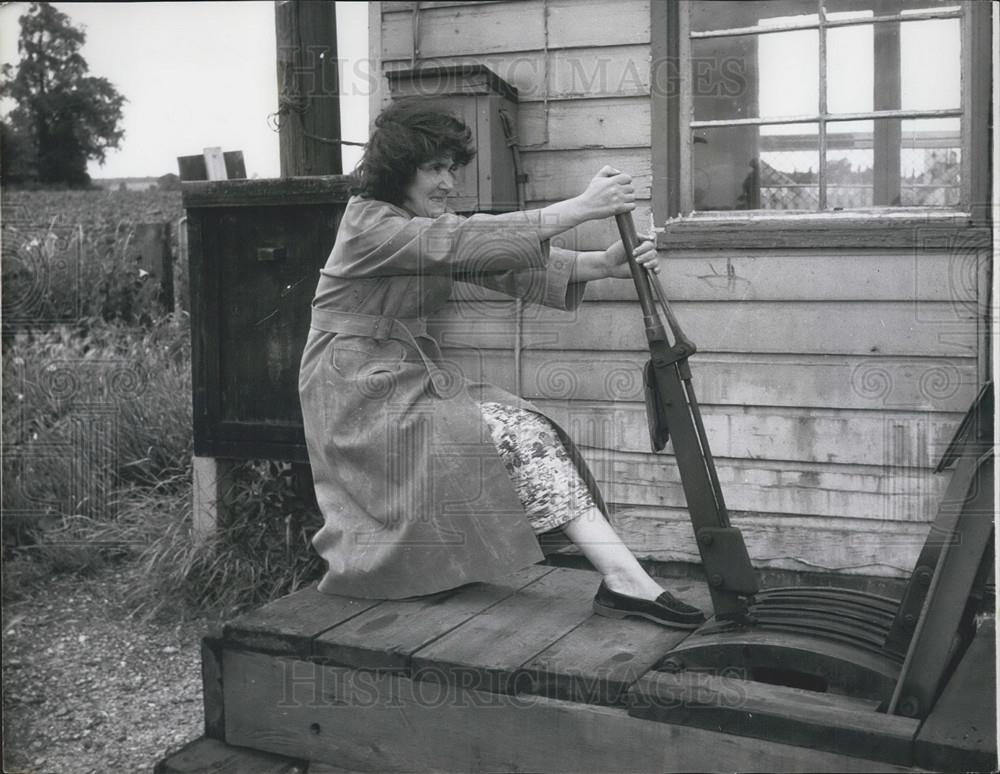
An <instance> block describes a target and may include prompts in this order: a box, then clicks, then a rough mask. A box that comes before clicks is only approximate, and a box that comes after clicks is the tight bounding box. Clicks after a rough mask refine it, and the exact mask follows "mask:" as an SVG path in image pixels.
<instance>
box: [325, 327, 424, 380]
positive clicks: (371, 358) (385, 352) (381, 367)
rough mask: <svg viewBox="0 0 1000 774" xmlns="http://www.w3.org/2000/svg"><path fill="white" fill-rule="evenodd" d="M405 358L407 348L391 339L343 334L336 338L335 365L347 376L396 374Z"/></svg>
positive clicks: (334, 367) (338, 370) (335, 367)
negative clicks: (379, 339) (380, 339)
mask: <svg viewBox="0 0 1000 774" xmlns="http://www.w3.org/2000/svg"><path fill="white" fill-rule="evenodd" d="M405 359H406V348H405V347H404V346H403V345H402V343H400V342H398V341H393V340H392V339H388V340H386V341H377V340H376V339H369V338H364V337H361V336H344V335H342V334H341V335H338V336H336V337H335V338H334V340H333V357H332V363H333V369H334V370H335V371H336V372H337V373H339V374H340V375H341V376H343V377H344V378H346V379H367V378H369V377H372V376H374V375H376V374H395V373H396V372H397V371H399V370H400V368H402V367H403V361H404V360H405Z"/></svg>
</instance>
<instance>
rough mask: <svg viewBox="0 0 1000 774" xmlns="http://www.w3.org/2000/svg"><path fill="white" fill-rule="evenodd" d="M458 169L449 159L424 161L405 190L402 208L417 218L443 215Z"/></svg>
mask: <svg viewBox="0 0 1000 774" xmlns="http://www.w3.org/2000/svg"><path fill="white" fill-rule="evenodd" d="M457 171H458V167H457V166H456V165H455V164H454V162H453V161H452V160H451V158H450V157H442V158H438V159H432V160H431V161H426V162H424V163H423V164H421V165H420V166H418V167H417V174H416V176H415V177H414V178H413V182H412V183H410V187H409V188H407V189H406V194H405V198H404V199H403V206H404V207H406V209H408V210H409V211H410V212H412V213H413V214H414V215H416V216H417V217H418V218H436V217H438V216H439V215H443V214H444V213H445V200H446V199H447V198H448V194H450V193H451V191H452V189H453V188H454V187H455V172H457Z"/></svg>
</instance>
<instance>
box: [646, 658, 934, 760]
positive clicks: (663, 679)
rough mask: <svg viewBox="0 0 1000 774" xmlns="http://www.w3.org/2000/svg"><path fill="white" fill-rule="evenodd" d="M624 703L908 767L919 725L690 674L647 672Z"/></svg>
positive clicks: (772, 688)
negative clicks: (627, 701) (847, 751)
mask: <svg viewBox="0 0 1000 774" xmlns="http://www.w3.org/2000/svg"><path fill="white" fill-rule="evenodd" d="M628 700H629V714H630V715H632V716H633V717H640V718H646V719H648V720H655V721H658V722H662V723H673V724H681V725H689V726H697V727H699V728H712V729H719V728H721V729H725V731H726V733H727V734H738V735H740V736H749V737H756V738H758V739H769V740H771V741H781V742H787V743H789V744H794V745H801V746H803V747H809V748H811V749H814V750H829V751H833V752H843V751H846V750H849V751H850V752H851V754H852V755H856V756H858V757H859V758H869V759H875V760H881V761H885V762H887V763H892V764H896V765H900V766H909V765H911V763H912V754H913V752H912V746H913V738H914V736H915V735H916V732H917V728H919V726H920V722H919V721H917V720H914V719H912V718H903V717H899V716H896V715H886V714H885V713H880V712H877V711H876V704H875V702H866V701H862V700H859V699H852V698H850V697H847V696H838V695H835V694H826V693H817V692H816V691H806V690H801V689H798V688H789V687H786V686H783V685H767V684H765V683H757V682H752V681H747V680H742V679H738V678H736V677H728V676H721V677H720V676H716V675H709V674H699V673H696V672H681V673H678V674H665V673H662V672H650V673H648V674H646V675H644V676H643V677H641V678H640V679H639V680H638V681H637V682H636V683H635V685H633V686H632V688H631V689H630V691H629V697H628Z"/></svg>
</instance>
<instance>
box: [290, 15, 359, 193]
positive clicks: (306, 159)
mask: <svg viewBox="0 0 1000 774" xmlns="http://www.w3.org/2000/svg"><path fill="white" fill-rule="evenodd" d="M274 17H275V35H276V39H277V47H278V51H277V62H278V102H279V105H278V114H279V119H280V123H279V133H278V141H279V143H280V159H281V176H282V177H291V176H295V175H339V174H341V172H342V170H343V164H342V162H341V157H340V148H341V146H340V144H339V142H337V141H338V140H339V139H340V88H339V68H338V64H337V16H336V13H335V4H334V3H330V2H326V0H278V2H276V3H275V6H274Z"/></svg>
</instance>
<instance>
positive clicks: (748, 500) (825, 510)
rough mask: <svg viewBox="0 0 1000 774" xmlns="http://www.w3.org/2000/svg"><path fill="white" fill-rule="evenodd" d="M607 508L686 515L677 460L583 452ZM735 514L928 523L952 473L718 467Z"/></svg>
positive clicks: (726, 462)
mask: <svg viewBox="0 0 1000 774" xmlns="http://www.w3.org/2000/svg"><path fill="white" fill-rule="evenodd" d="M581 452H582V454H583V457H584V459H585V460H586V461H587V465H588V466H589V467H590V469H591V471H592V473H593V474H594V477H595V478H596V479H597V482H598V484H600V486H601V491H602V493H603V495H604V498H605V500H606V501H607V502H609V503H613V504H615V505H616V506H621V507H663V508H678V509H683V508H685V507H686V500H685V498H684V492H683V490H682V489H681V482H680V475H679V473H678V471H677V466H676V463H675V461H674V458H673V455H671V454H667V453H661V454H655V455H654V454H652V453H641V452H624V451H618V450H613V449H612V450H609V449H594V448H587V447H585V448H583V449H581ZM715 463H716V469H717V472H718V475H719V482H720V484H721V486H722V490H723V494H724V496H725V499H726V503H727V505H728V506H729V507H730V508H731V509H733V510H734V511H742V512H747V513H768V514H773V515H779V514H780V515H781V516H825V517H831V518H849V519H867V520H869V521H873V522H879V523H887V522H910V523H929V522H930V521H932V520H933V519H934V516H935V514H936V512H937V506H938V503H939V502H940V501H941V497H942V496H943V494H944V491H945V488H946V487H947V485H948V481H949V480H950V479H951V473H950V472H944V473H934V472H933V471H932V470H930V469H927V468H888V467H880V466H871V465H831V464H826V463H810V462H782V461H776V460H748V459H729V458H725V457H720V458H717V459H716V460H715Z"/></svg>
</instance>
